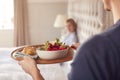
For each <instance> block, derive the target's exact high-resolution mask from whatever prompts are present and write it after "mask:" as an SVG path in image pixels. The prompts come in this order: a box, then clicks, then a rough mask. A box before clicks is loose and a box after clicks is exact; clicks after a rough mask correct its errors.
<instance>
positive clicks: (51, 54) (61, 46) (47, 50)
mask: <svg viewBox="0 0 120 80" xmlns="http://www.w3.org/2000/svg"><path fill="white" fill-rule="evenodd" d="M68 49H69V47H68V46H67V45H65V43H62V42H60V40H59V39H56V41H55V42H49V41H47V42H46V43H45V44H44V45H43V46H41V47H40V48H38V49H37V50H36V52H37V54H38V56H39V57H40V58H41V59H46V60H53V59H59V58H64V57H66V56H67V53H68Z"/></svg>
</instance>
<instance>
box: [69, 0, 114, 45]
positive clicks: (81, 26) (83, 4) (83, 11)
mask: <svg viewBox="0 0 120 80" xmlns="http://www.w3.org/2000/svg"><path fill="white" fill-rule="evenodd" d="M68 5H69V8H68V13H69V17H72V18H74V19H75V20H76V22H77V24H78V37H79V42H80V43H81V44H82V43H84V42H85V41H86V40H88V39H89V38H91V37H92V36H94V35H96V34H100V33H102V32H104V31H106V30H107V29H108V28H110V26H111V25H113V16H112V14H111V12H106V11H105V10H104V5H103V2H102V0H69V4H68Z"/></svg>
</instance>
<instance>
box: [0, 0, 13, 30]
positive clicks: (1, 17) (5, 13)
mask: <svg viewBox="0 0 120 80" xmlns="http://www.w3.org/2000/svg"><path fill="white" fill-rule="evenodd" d="M13 3H14V2H13V0H0V29H13V28H14V26H13V23H14V20H13V19H14V5H13Z"/></svg>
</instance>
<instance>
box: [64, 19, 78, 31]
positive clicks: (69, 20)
mask: <svg viewBox="0 0 120 80" xmlns="http://www.w3.org/2000/svg"><path fill="white" fill-rule="evenodd" d="M66 22H67V23H71V24H72V25H73V26H74V27H75V30H77V24H76V22H75V21H74V20H73V19H72V18H69V19H67V20H66Z"/></svg>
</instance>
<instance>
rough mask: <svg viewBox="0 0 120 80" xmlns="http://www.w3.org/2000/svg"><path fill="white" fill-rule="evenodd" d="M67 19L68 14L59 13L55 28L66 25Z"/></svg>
mask: <svg viewBox="0 0 120 80" xmlns="http://www.w3.org/2000/svg"><path fill="white" fill-rule="evenodd" d="M66 20H67V16H66V15H57V17H56V20H55V23H54V27H55V28H62V27H64V26H65V22H66Z"/></svg>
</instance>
